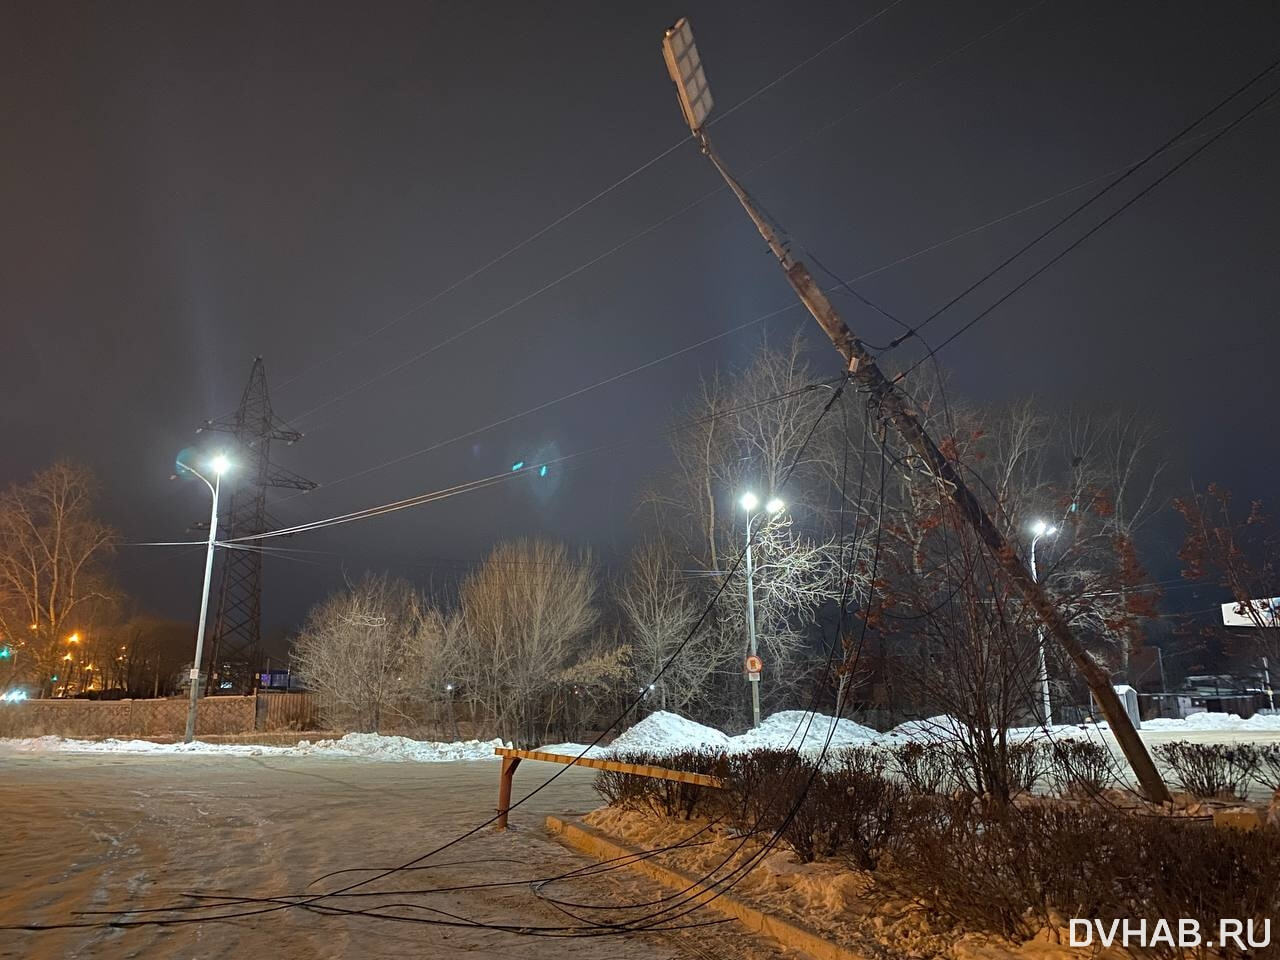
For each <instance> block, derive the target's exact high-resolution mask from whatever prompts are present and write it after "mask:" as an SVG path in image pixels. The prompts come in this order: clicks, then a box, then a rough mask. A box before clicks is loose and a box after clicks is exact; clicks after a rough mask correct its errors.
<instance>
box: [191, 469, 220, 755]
mask: <svg viewBox="0 0 1280 960" xmlns="http://www.w3.org/2000/svg"><path fill="white" fill-rule="evenodd" d="M180 466H181V467H182V468H183V469H184V470H188V471H190V472H191V473H194V474H195V475H196V476H197V477H199V478H200V479H201V480H203V481H204V485H205V486H206V487H208V488H209V493H210V494H211V495H212V498H213V505H212V507H211V508H210V510H209V545H208V547H207V548H206V549H205V555H204V592H203V593H202V594H201V595H200V622H199V624H198V625H197V626H196V655H195V659H194V660H193V661H192V663H191V673H190V678H191V699H190V701H189V702H188V704H187V729H186V733H185V735H184V736H183V740H184V742H186V743H190V742H191V741H192V740H194V739H195V735H196V711H197V709H198V703H199V700H200V663H201V661H202V660H203V659H204V624H205V619H206V618H207V616H208V613H209V584H210V581H211V580H212V578H213V548H214V546H215V544H216V543H217V539H218V493H219V491H220V490H221V488H222V475H223V474H224V473H226V472H227V471H228V470H230V469H231V461H230V460H228V459H227V457H226V456H225V455H224V454H221V453H219V454H216V455H215V456H213V457H212V458H210V460H209V464H208V469H209V471H210V472H211V473H212V474H213V483H210V482H209V479H208V478H207V477H206V476H205V475H204V474H202V473H201V472H200V471H199V470H197V469H195V467H192V466H189V465H188V464H185V463H184V464H180Z"/></svg>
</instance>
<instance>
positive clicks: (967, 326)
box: [902, 60, 1280, 376]
mask: <svg viewBox="0 0 1280 960" xmlns="http://www.w3.org/2000/svg"><path fill="white" fill-rule="evenodd" d="M1277 66H1280V60H1277V61H1276V62H1275V63H1273V64H1272V65H1271V66H1270V67H1268V68H1267V70H1266V71H1264V74H1265V73H1268V72H1270V71H1271V70H1273V69H1275V67H1277ZM1259 76H1262V74H1260V75H1259ZM1278 94H1280V88H1277V89H1275V90H1273V91H1271V93H1269V94H1267V95H1266V96H1265V97H1263V98H1262V99H1261V100H1259V101H1258V102H1257V103H1255V104H1254V105H1253V106H1252V107H1250V108H1249V109H1248V110H1246V111H1245V112H1244V113H1242V114H1241V115H1240V116H1239V117H1237V118H1236V119H1235V120H1233V121H1231V123H1229V124H1227V125H1226V126H1225V127H1223V128H1222V129H1221V130H1219V131H1218V132H1217V133H1215V134H1214V135H1213V136H1212V137H1210V138H1209V139H1208V140H1206V141H1205V142H1204V143H1202V144H1200V146H1198V147H1196V149H1195V150H1193V151H1192V152H1191V153H1189V154H1188V155H1187V156H1185V157H1183V158H1182V159H1181V160H1179V161H1178V162H1177V163H1176V164H1174V165H1173V166H1172V167H1170V168H1169V169H1168V170H1166V171H1165V172H1164V173H1163V174H1161V175H1160V176H1159V177H1157V178H1156V179H1155V180H1153V181H1152V182H1151V183H1149V184H1148V185H1147V186H1146V187H1144V188H1143V189H1142V190H1140V191H1138V192H1137V193H1136V194H1134V195H1133V196H1132V197H1130V198H1129V199H1128V200H1126V201H1125V202H1124V203H1123V204H1122V205H1121V206H1119V207H1118V208H1117V209H1115V210H1114V211H1112V212H1111V213H1110V214H1108V215H1107V216H1106V217H1105V218H1103V219H1102V220H1101V221H1099V222H1098V223H1097V224H1095V225H1094V226H1093V227H1091V228H1089V229H1088V230H1087V231H1085V232H1084V233H1083V234H1081V235H1080V236H1079V237H1077V238H1076V239H1075V240H1074V241H1072V242H1071V244H1070V245H1068V246H1067V247H1066V248H1065V249H1063V250H1061V251H1059V252H1058V253H1057V254H1055V255H1054V256H1053V257H1051V258H1050V259H1049V260H1048V261H1047V262H1046V263H1045V264H1044V265H1043V266H1041V267H1039V268H1038V269H1037V270H1035V271H1034V272H1033V273H1032V274H1031V275H1030V276H1028V277H1026V278H1025V279H1024V280H1022V281H1021V282H1019V283H1018V284H1017V285H1016V286H1014V287H1013V288H1012V289H1011V290H1009V292H1007V293H1006V294H1004V296H1002V297H1000V298H999V299H998V300H996V301H995V302H994V303H992V304H991V305H990V306H989V307H987V308H986V309H985V310H983V311H981V312H980V313H978V314H977V315H976V316H974V317H973V318H972V319H970V320H969V321H968V322H966V323H965V324H964V325H962V326H961V327H960V328H959V329H957V330H956V331H955V332H954V333H952V334H951V335H950V336H948V337H947V338H946V339H944V340H943V341H942V342H941V343H939V344H938V346H937V347H936V348H935V351H936V350H941V349H942V348H943V347H945V346H947V344H949V343H951V342H952V341H954V340H955V339H956V338H957V337H959V336H960V335H961V334H963V333H965V332H966V331H968V330H970V329H971V328H972V327H973V326H974V325H975V324H977V323H979V322H980V321H981V320H983V319H984V318H985V317H987V316H988V315H989V314H990V313H991V312H992V311H993V310H995V309H996V308H997V307H999V306H1000V305H1001V304H1002V303H1004V302H1005V301H1006V300H1008V299H1009V298H1010V297H1012V296H1013V295H1014V294H1015V293H1017V292H1018V291H1019V290H1021V289H1022V288H1023V287H1025V286H1027V285H1028V284H1029V283H1031V282H1032V281H1033V280H1035V279H1036V278H1037V277H1039V276H1040V275H1041V274H1042V273H1044V272H1045V271H1046V270H1048V269H1049V268H1050V267H1052V266H1053V265H1054V264H1056V263H1057V262H1058V261H1059V260H1061V259H1062V258H1063V257H1065V256H1066V255H1067V254H1069V253H1070V252H1071V251H1072V250H1074V249H1076V247H1078V246H1080V245H1081V244H1082V243H1084V242H1085V241H1086V240H1088V239H1089V238H1090V237H1091V236H1093V235H1094V234H1095V233H1097V232H1098V231H1099V230H1101V229H1102V228H1103V227H1105V226H1106V225H1107V224H1109V223H1110V222H1111V221H1112V220H1114V219H1115V218H1116V217H1118V216H1120V214H1122V213H1124V212H1125V211H1126V210H1128V209H1129V208H1130V207H1131V206H1133V205H1134V204H1135V203H1137V202H1138V201H1139V200H1141V199H1142V198H1143V197H1145V196H1146V195H1147V194H1148V193H1150V192H1151V191H1152V190H1154V189H1155V188H1156V187H1158V186H1159V185H1160V184H1162V183H1164V181H1166V180H1168V179H1169V178H1170V177H1171V176H1173V175H1174V174H1175V173H1177V172H1178V171H1179V170H1181V169H1182V168H1183V167H1185V166H1186V165H1187V164H1188V163H1190V162H1191V161H1192V160H1194V159H1195V158H1196V157H1198V156H1199V155H1200V154H1201V153H1203V152H1204V151H1205V150H1207V149H1208V148H1209V147H1211V146H1213V145H1214V144H1215V143H1217V142H1218V141H1219V140H1220V139H1222V138H1223V137H1224V136H1226V135H1227V134H1228V133H1230V132H1231V131H1232V130H1233V129H1235V128H1236V127H1237V126H1238V125H1240V124H1241V123H1243V122H1244V121H1245V120H1247V119H1249V117H1251V116H1252V115H1253V114H1254V113H1256V112H1257V111H1258V110H1260V109H1261V108H1262V107H1263V106H1264V105H1266V103H1267V102H1268V101H1270V100H1272V99H1273V98H1275V97H1276V96H1277V95H1278ZM1197 122H1198V121H1197ZM927 322H928V321H926V323H927ZM920 326H921V327H923V326H924V324H921V325H920ZM917 329H919V327H917ZM923 362H924V360H923V358H922V359H921V360H918V361H916V363H914V364H912V366H910V367H908V368H907V370H906V371H904V373H903V374H902V376H906V375H907V374H909V373H911V371H912V370H915V369H916V367H918V366H920V364H921V363H923Z"/></svg>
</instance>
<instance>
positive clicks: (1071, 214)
mask: <svg viewBox="0 0 1280 960" xmlns="http://www.w3.org/2000/svg"><path fill="white" fill-rule="evenodd" d="M1278 66H1280V59H1277V60H1273V61H1272V62H1271V63H1270V64H1269V65H1268V66H1267V67H1266V68H1264V69H1263V70H1262V71H1260V72H1259V73H1257V74H1255V75H1254V76H1253V77H1251V78H1250V79H1249V80H1247V81H1245V82H1244V83H1243V84H1241V85H1240V86H1239V87H1237V88H1236V89H1235V90H1233V91H1232V92H1231V93H1229V94H1227V96H1225V97H1223V98H1222V99H1221V100H1219V101H1218V102H1217V103H1216V104H1214V105H1213V106H1212V107H1210V108H1209V109H1208V110H1206V111H1205V112H1204V113H1201V114H1200V115H1199V116H1197V117H1196V118H1195V119H1194V120H1192V121H1191V122H1190V123H1189V124H1187V125H1186V126H1185V127H1183V128H1182V129H1181V130H1179V131H1178V132H1177V133H1175V134H1174V135H1173V136H1172V137H1170V138H1169V139H1168V140H1166V141H1165V142H1164V143H1162V144H1160V146H1158V147H1156V148H1155V149H1154V150H1152V151H1151V152H1150V153H1148V154H1147V155H1146V156H1145V157H1143V158H1142V159H1141V160H1140V161H1138V162H1137V163H1136V164H1134V165H1133V166H1131V167H1130V168H1129V169H1128V170H1126V171H1125V172H1124V173H1122V174H1120V176H1118V177H1116V178H1115V179H1114V180H1112V181H1111V182H1110V183H1108V184H1107V185H1106V186H1104V187H1103V188H1102V189H1101V190H1099V191H1098V192H1097V193H1094V194H1093V195H1092V196H1090V197H1089V198H1088V199H1087V200H1085V201H1084V202H1083V203H1080V204H1079V205H1077V206H1076V207H1074V208H1072V209H1071V210H1070V211H1068V212H1067V213H1066V214H1065V215H1064V216H1062V217H1060V218H1059V219H1058V220H1056V221H1054V223H1052V224H1051V225H1050V226H1049V227H1048V228H1046V229H1045V230H1043V231H1041V232H1040V233H1039V234H1037V235H1036V236H1035V237H1033V238H1032V239H1031V240H1029V241H1028V242H1027V243H1025V244H1023V245H1022V246H1021V247H1019V248H1018V249H1017V250H1015V251H1014V252H1013V253H1012V254H1010V255H1009V256H1008V257H1006V258H1005V259H1004V260H1002V261H1000V263H998V264H996V265H995V266H994V267H992V268H991V269H990V270H988V271H987V272H986V273H984V274H983V275H982V276H980V277H979V278H978V279H977V280H975V281H974V282H973V283H971V284H969V286H967V287H965V288H964V289H963V290H961V291H960V292H959V293H957V294H956V295H955V296H954V297H952V298H951V299H950V300H948V301H947V302H946V303H944V304H943V305H942V306H940V307H939V308H938V309H937V310H935V311H933V313H931V314H930V315H929V316H927V317H926V318H925V319H924V320H923V321H921V322H920V323H919V324H917V325H916V326H915V327H914V329H912V330H910V331H908V332H907V333H904V334H902V335H901V336H899V337H898V338H897V339H895V340H894V341H893V343H892V344H890V346H894V347H896V346H898V345H899V344H900V343H902V342H903V341H904V340H906V339H908V338H909V337H911V336H913V335H915V334H917V333H919V331H921V330H923V329H924V328H925V327H927V326H928V325H929V324H930V323H932V322H933V321H934V320H936V319H937V318H938V317H939V316H941V315H942V314H943V313H945V312H946V311H947V310H948V309H950V308H951V307H952V306H953V305H955V304H956V303H958V302H959V301H960V300H962V299H964V297H966V296H968V295H969V294H970V293H971V292H973V291H974V290H976V289H977V288H978V287H980V286H981V285H982V284H984V283H986V282H987V281H988V280H990V279H991V278H992V277H994V276H995V275H996V274H997V273H999V272H1000V271H1001V270H1003V269H1004V268H1005V267H1007V266H1009V264H1011V263H1013V261H1015V260H1017V259H1018V258H1019V257H1021V256H1022V255H1023V254H1024V253H1026V252H1027V251H1029V250H1030V249H1031V248H1032V247H1034V246H1035V245H1036V244H1038V243H1039V242H1040V241H1041V240H1044V239H1045V238H1046V237H1048V236H1049V235H1050V234H1053V233H1055V232H1056V231H1057V230H1059V229H1060V228H1061V227H1063V226H1065V225H1066V224H1067V223H1068V222H1069V221H1071V220H1073V219H1075V217H1076V216H1077V215H1078V214H1080V213H1081V212H1082V211H1083V210H1084V209H1085V208H1086V207H1088V206H1090V205H1092V204H1093V203H1094V202H1095V201H1096V200H1099V199H1101V198H1102V197H1103V196H1105V195H1106V194H1108V193H1110V192H1111V191H1112V190H1113V189H1115V188H1116V187H1117V186H1119V185H1120V184H1121V183H1123V182H1124V181H1125V180H1127V179H1129V177H1131V176H1133V174H1135V173H1137V172H1138V170H1140V169H1142V168H1143V167H1144V166H1146V165H1147V164H1148V163H1150V162H1151V161H1152V160H1154V159H1155V158H1156V157H1158V156H1160V155H1161V154H1163V153H1166V152H1167V151H1168V150H1169V149H1171V148H1172V147H1173V146H1174V145H1175V144H1176V143H1177V142H1178V141H1179V140H1182V139H1183V138H1184V137H1186V136H1187V135H1188V134H1190V133H1191V131H1192V130H1194V129H1195V128H1196V127H1198V126H1200V124H1201V123H1203V122H1204V121H1205V120H1207V119H1208V118H1209V117H1211V116H1213V114H1215V113H1217V112H1218V111H1219V110H1221V109H1222V108H1223V107H1225V106H1226V105H1227V104H1228V103H1230V102H1231V101H1232V100H1234V99H1236V98H1237V97H1239V96H1240V95H1241V94H1243V93H1245V91H1247V90H1248V89H1249V88H1250V87H1252V86H1254V85H1255V84H1257V83H1259V82H1260V81H1261V80H1262V79H1263V78H1264V77H1266V75H1267V74H1269V73H1271V72H1272V71H1273V70H1275V69H1276V67H1278ZM1272 95H1274V94H1272ZM1270 98H1271V97H1270V96H1268V97H1267V98H1265V99H1264V100H1263V101H1262V102H1261V103H1258V104H1255V105H1254V106H1253V107H1252V108H1250V109H1249V110H1248V111H1247V112H1246V113H1245V114H1244V115H1243V116H1241V117H1238V118H1237V119H1236V120H1233V121H1232V122H1231V123H1229V124H1227V125H1226V126H1225V127H1223V128H1222V129H1221V130H1219V131H1218V132H1217V133H1216V134H1214V135H1213V136H1212V137H1211V138H1210V139H1209V140H1208V141H1207V142H1205V143H1202V144H1201V145H1200V146H1198V147H1197V148H1196V149H1195V150H1193V151H1192V152H1191V153H1190V154H1189V155H1188V156H1186V157H1184V158H1183V159H1182V160H1180V161H1179V162H1178V163H1177V164H1175V165H1174V167H1173V168H1172V169H1171V170H1169V171H1167V172H1166V173H1165V174H1164V175H1163V176H1161V177H1159V178H1158V179H1157V180H1156V181H1155V182H1154V183H1152V184H1150V185H1149V186H1147V187H1146V188H1144V189H1143V190H1142V191H1140V192H1139V193H1138V194H1137V195H1136V196H1134V197H1132V198H1130V199H1129V200H1128V201H1127V202H1125V203H1124V204H1123V205H1122V206H1121V207H1120V208H1119V209H1118V210H1116V211H1114V212H1113V213H1112V214H1110V215H1109V216H1108V217H1107V218H1106V219H1104V220H1103V221H1102V222H1101V223H1099V224H1097V225H1095V226H1094V227H1093V228H1092V229H1090V230H1089V231H1088V232H1086V233H1085V234H1084V235H1083V236H1082V237H1080V238H1079V239H1078V240H1076V241H1075V242H1074V243H1073V244H1072V245H1071V246H1069V247H1067V249H1066V250H1063V251H1062V252H1060V253H1059V254H1058V255H1057V256H1055V257H1054V258H1053V259H1051V260H1050V261H1049V262H1048V263H1047V264H1045V266H1043V267H1041V268H1040V269H1039V270H1038V271H1036V272H1035V273H1033V274H1032V275H1031V276H1030V277H1028V278H1027V279H1026V280H1024V281H1023V282H1022V283H1021V284H1019V285H1018V286H1017V287H1015V288H1014V289H1013V290H1011V291H1010V292H1009V293H1007V294H1005V296H1004V297H1002V298H1001V299H1000V300H998V301H996V303H995V304H993V305H992V307H989V308H988V309H987V310H986V311H984V313H982V314H980V315H979V318H977V319H980V318H981V317H982V316H985V315H986V313H989V312H990V311H991V310H992V309H994V308H995V306H998V305H999V304H1000V303H1003V302H1004V300H1006V299H1008V298H1009V297H1010V296H1012V295H1013V293H1015V292H1016V291H1017V290H1019V289H1021V288H1022V287H1023V286H1025V285H1026V284H1027V283H1029V282H1030V281H1031V280H1033V279H1035V277H1037V276H1039V274H1040V273H1043V272H1044V271H1045V270H1047V269H1048V268H1049V267H1050V266H1052V265H1053V264H1054V263H1056V262H1057V261H1058V260H1060V259H1062V257H1064V256H1065V255H1066V254H1067V253H1069V252H1070V251H1071V250H1073V249H1074V248H1075V247H1077V246H1079V244H1080V243H1082V242H1083V241H1084V240H1085V239H1087V238H1088V237H1090V236H1092V235H1093V234H1094V233H1096V232H1097V231H1098V230H1100V229H1101V228H1102V227H1103V226H1105V225H1106V224H1107V223H1109V222H1111V220H1113V219H1115V217H1116V216H1118V215H1119V214H1120V213H1122V212H1123V211H1124V210H1126V209H1128V207H1130V206H1131V205H1132V204H1133V203H1134V202H1135V201H1136V200H1138V199H1139V198H1141V197H1143V196H1145V195H1146V194H1147V193H1149V192H1150V191H1151V190H1152V189H1153V188H1154V187H1155V186H1157V185H1158V184H1160V183H1162V182H1163V181H1164V180H1166V179H1167V178H1168V177H1169V175H1170V174H1172V173H1173V172H1175V171H1176V170H1178V169H1180V168H1181V167H1183V166H1185V165H1186V164H1187V163H1188V162H1189V161H1191V160H1192V159H1194V158H1195V157H1196V156H1197V155H1199V154H1200V153H1201V152H1202V151H1203V150H1205V149H1206V148H1207V147H1209V146H1211V145H1212V144H1213V143H1215V142H1216V141H1217V140H1218V139H1219V138H1221V137H1222V136H1223V135H1224V134H1226V133H1227V132H1229V131H1230V130H1231V129H1233V128H1234V127H1235V126H1236V125H1237V124H1239V123H1240V122H1241V121H1242V120H1244V119H1245V118H1246V117H1248V116H1249V115H1251V114H1252V113H1253V112H1254V111H1255V110H1257V109H1258V108H1259V107H1261V106H1262V105H1263V104H1264V103H1266V101H1267V100H1269V99H1270ZM977 319H974V320H972V321H970V323H969V324H967V325H966V326H965V327H963V328H962V331H963V330H964V329H968V327H969V326H972V325H973V323H976V322H977ZM951 339H954V336H953V337H951V338H948V340H947V341H944V343H943V345H944V346H945V344H946V343H948V342H950V340H951Z"/></svg>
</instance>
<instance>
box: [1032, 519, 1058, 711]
mask: <svg viewBox="0 0 1280 960" xmlns="http://www.w3.org/2000/svg"><path fill="white" fill-rule="evenodd" d="M1039 539H1040V536H1039V534H1037V535H1036V536H1034V537H1032V538H1031V579H1032V580H1034V581H1035V582H1036V583H1039V582H1040V580H1039V578H1038V577H1037V576H1036V541H1037V540H1039ZM1036 642H1037V646H1038V648H1039V652H1040V701H1041V705H1042V707H1043V709H1044V724H1045V726H1046V727H1047V726H1049V725H1051V724H1052V723H1053V704H1052V702H1051V701H1050V700H1049V665H1048V662H1047V661H1046V660H1045V656H1044V623H1043V622H1040V623H1037V624H1036Z"/></svg>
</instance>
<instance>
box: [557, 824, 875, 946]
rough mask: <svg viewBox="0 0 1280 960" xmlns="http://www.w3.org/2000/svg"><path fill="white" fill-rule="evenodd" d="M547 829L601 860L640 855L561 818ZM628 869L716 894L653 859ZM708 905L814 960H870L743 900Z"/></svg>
mask: <svg viewBox="0 0 1280 960" xmlns="http://www.w3.org/2000/svg"><path fill="white" fill-rule="evenodd" d="M547 829H548V830H549V831H550V832H551V833H553V834H556V835H557V836H559V837H560V838H561V839H562V840H563V841H564V842H565V843H566V844H568V845H569V846H570V847H573V848H574V849H575V850H578V851H579V852H581V853H585V854H587V855H588V856H591V857H595V858H596V859H597V860H612V859H616V858H618V857H635V856H637V853H636V851H635V850H631V849H629V848H627V847H624V846H622V845H621V844H618V843H615V842H614V841H613V840H610V839H609V838H607V837H605V836H604V835H603V834H601V833H597V832H596V831H595V830H592V829H590V828H589V827H583V826H579V825H578V824H574V823H566V822H565V821H563V820H561V819H560V818H559V817H547ZM627 866H628V867H631V868H633V869H635V870H638V871H640V872H641V873H644V874H646V875H648V876H649V877H652V878H653V879H655V880H657V881H658V882H659V883H661V884H662V885H663V886H665V887H671V888H673V889H676V890H684V889H686V888H688V887H692V888H693V890H691V891H690V893H691V895H693V896H697V895H700V894H702V893H704V892H708V891H714V888H712V887H710V886H709V885H706V884H702V883H695V881H694V879H693V878H692V877H688V876H686V875H685V874H683V873H681V872H680V871H678V870H672V869H669V868H668V867H660V866H658V865H657V864H656V863H654V862H653V860H652V859H649V860H633V861H632V862H631V863H629V864H627ZM706 906H707V907H708V908H709V909H711V910H714V911H716V912H717V913H720V914H723V915H725V916H727V917H731V918H732V919H734V920H737V921H738V922H739V923H741V924H742V925H743V926H744V927H746V928H747V929H748V930H749V931H751V932H752V933H758V934H764V935H765V936H767V937H771V938H773V939H774V940H777V941H778V942H779V943H781V944H782V945H783V946H784V947H787V948H789V949H793V950H799V951H801V952H803V953H805V954H807V955H809V956H810V957H813V958H814V960H868V958H867V957H866V956H865V955H864V954H861V953H857V952H855V951H853V950H851V949H849V948H848V947H842V946H839V945H838V944H835V943H832V942H831V941H830V940H824V939H823V938H822V937H821V936H819V935H818V934H817V933H816V932H814V931H813V930H810V929H809V928H808V927H804V926H802V925H800V924H799V923H796V922H795V921H792V920H782V919H780V918H779V917H777V916H774V915H772V914H768V913H765V912H764V911H763V910H759V909H757V908H756V907H751V906H748V905H747V904H745V903H743V902H742V901H740V900H735V899H733V898H732V897H730V896H728V895H727V894H725V895H721V896H719V897H716V899H714V900H712V901H710V902H709V903H707V904H706Z"/></svg>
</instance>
